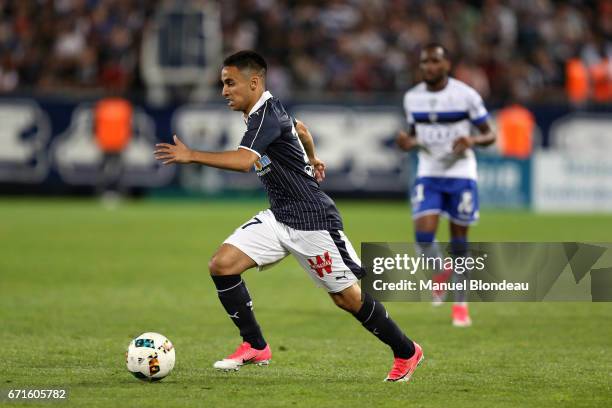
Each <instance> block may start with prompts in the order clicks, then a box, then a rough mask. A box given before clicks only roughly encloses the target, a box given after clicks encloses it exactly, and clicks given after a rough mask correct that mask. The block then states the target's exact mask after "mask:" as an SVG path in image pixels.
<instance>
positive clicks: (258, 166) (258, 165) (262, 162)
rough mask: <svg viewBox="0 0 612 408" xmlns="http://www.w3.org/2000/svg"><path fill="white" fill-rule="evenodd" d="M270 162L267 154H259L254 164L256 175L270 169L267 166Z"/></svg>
mask: <svg viewBox="0 0 612 408" xmlns="http://www.w3.org/2000/svg"><path fill="white" fill-rule="evenodd" d="M270 164H272V160H270V158H269V157H268V155H267V154H265V155H263V156H261V158H260V159H259V160H257V161H256V162H255V165H254V167H255V171H256V172H257V175H258V176H260V177H261V176H263V175H264V174H267V173H268V172H269V171H270V170H271V169H270V168H267V167H268V166H269V165H270Z"/></svg>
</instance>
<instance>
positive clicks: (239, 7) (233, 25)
mask: <svg viewBox="0 0 612 408" xmlns="http://www.w3.org/2000/svg"><path fill="white" fill-rule="evenodd" d="M159 3H160V2H159V1H146V0H55V1H50V0H23V1H18V0H13V1H11V0H0V56H1V58H0V92H10V91H15V90H17V91H18V90H20V89H26V88H30V89H32V88H34V89H35V90H48V89H51V90H53V89H55V90H57V89H65V88H77V89H87V88H105V89H111V90H115V91H121V92H123V91H137V90H139V89H141V88H142V87H143V86H144V85H143V83H142V81H141V80H140V74H139V56H140V53H139V44H140V43H141V39H142V33H143V30H144V29H145V28H146V26H147V24H148V23H149V22H150V20H151V16H152V15H153V13H154V11H155V10H156V5H158V4H159ZM219 7H220V11H221V13H220V15H221V23H222V25H221V27H222V36H223V46H224V51H225V53H229V52H232V51H235V50H237V49H245V48H250V49H257V50H259V51H261V52H263V53H264V54H265V55H266V56H267V58H268V60H269V63H270V70H269V78H268V80H269V84H270V88H272V89H275V90H277V91H276V92H277V93H280V94H284V95H282V96H285V97H287V96H295V95H310V94H312V95H314V96H317V95H321V94H328V95H329V94H342V93H344V92H357V93H363V94H370V93H387V92H402V91H404V90H405V89H406V88H408V87H409V86H411V85H412V84H413V83H414V82H415V81H417V80H418V72H417V63H418V51H419V48H420V47H421V46H422V45H423V44H425V43H428V42H431V41H439V42H442V43H443V44H444V45H445V46H446V47H447V48H448V49H449V50H450V52H451V55H452V57H453V61H454V64H455V70H454V75H455V76H456V77H457V78H459V79H461V80H463V81H465V82H467V83H469V84H471V85H472V86H473V87H475V88H476V89H477V90H478V91H479V92H480V93H481V94H482V95H483V97H484V98H485V99H488V100H489V101H500V102H504V101H509V100H518V101H522V102H537V101H550V100H559V98H563V97H564V96H565V81H566V69H567V63H568V61H570V60H571V59H572V58H576V59H577V61H579V62H580V64H581V65H582V66H583V68H584V71H585V72H587V74H588V75H589V76H590V78H591V81H594V82H598V84H599V85H600V91H601V89H602V88H603V89H604V92H599V93H598V94H597V95H598V96H597V97H596V98H595V99H596V100H597V101H599V102H606V101H609V100H610V99H612V1H611V0H591V1H588V0H587V1H578V0H575V1H553V0H483V1H461V0H449V1H434V0H330V1H323V0H320V1H306V0H303V1H301V0H293V1H291V0H224V1H220V2H219ZM606 89H607V90H606Z"/></svg>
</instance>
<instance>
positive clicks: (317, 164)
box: [310, 157, 325, 183]
mask: <svg viewBox="0 0 612 408" xmlns="http://www.w3.org/2000/svg"><path fill="white" fill-rule="evenodd" d="M310 164H311V165H312V167H313V168H314V173H315V179H316V180H317V181H318V182H319V183H320V182H322V181H323V180H324V179H325V163H324V162H323V160H320V159H319V158H318V157H315V158H313V159H310Z"/></svg>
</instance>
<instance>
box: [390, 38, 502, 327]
mask: <svg viewBox="0 0 612 408" xmlns="http://www.w3.org/2000/svg"><path fill="white" fill-rule="evenodd" d="M450 67H451V65H450V60H449V58H448V52H447V51H446V49H445V48H444V47H443V46H442V45H440V44H430V45H428V46H426V47H424V48H423V51H422V52H421V59H420V69H421V74H422V76H423V82H421V83H419V84H417V85H416V86H415V87H413V88H412V89H410V90H409V91H408V92H406V95H405V96H404V109H405V111H406V119H407V121H408V125H409V130H408V132H404V131H402V132H400V135H399V136H398V139H397V142H398V144H399V146H400V148H402V149H403V150H406V151H408V150H412V149H419V153H418V157H419V164H418V169H417V179H416V181H415V183H414V190H413V194H412V206H413V209H412V217H413V219H414V230H415V240H416V242H417V243H418V246H419V250H420V251H421V252H422V253H423V254H424V255H426V256H427V257H440V256H441V254H440V251H439V249H438V247H437V244H436V242H435V241H434V238H435V234H436V229H437V228H438V222H439V219H440V215H445V216H447V217H448V218H449V221H450V223H449V224H450V236H451V239H450V241H451V242H450V244H451V251H452V253H453V255H454V256H460V257H461V256H465V255H466V254H467V250H468V241H467V240H468V237H467V236H468V229H469V226H470V225H471V224H473V223H474V222H476V221H477V220H478V211H479V208H478V189H477V186H476V179H477V174H476V156H475V155H474V151H473V147H475V146H488V145H490V144H491V143H493V142H495V133H494V132H493V130H492V129H491V126H490V125H489V120H488V118H489V114H488V112H487V109H486V108H485V106H484V103H483V101H482V98H481V97H480V95H478V93H477V92H476V91H475V90H474V89H472V88H471V87H469V86H468V85H467V84H465V83H463V82H461V81H458V80H456V79H454V78H451V77H449V72H450ZM472 127H475V128H476V129H478V134H471V128H472ZM451 273H452V271H450V270H447V271H438V273H436V274H435V275H434V278H433V280H434V282H436V283H441V282H444V281H446V280H447V279H448V278H449V277H450V275H451ZM453 278H454V280H455V281H458V282H459V281H462V282H465V281H466V275H465V274H463V275H459V274H456V273H455V274H453ZM433 296H434V304H440V303H441V302H442V301H443V300H444V296H445V292H444V291H440V290H434V293H433ZM452 318H453V325H454V326H456V327H467V326H470V325H471V324H472V320H471V318H470V316H469V312H468V306H467V298H466V291H465V290H460V291H456V292H455V304H454V305H453V310H452Z"/></svg>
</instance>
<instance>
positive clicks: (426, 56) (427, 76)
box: [419, 47, 450, 85]
mask: <svg viewBox="0 0 612 408" xmlns="http://www.w3.org/2000/svg"><path fill="white" fill-rule="evenodd" d="M419 67H420V68H421V75H423V81H425V83H427V84H428V85H436V84H439V83H440V82H443V81H445V80H446V77H447V76H448V72H449V71H450V63H449V61H448V59H446V57H445V55H444V50H443V49H442V48H439V47H438V48H431V49H426V50H423V52H421V62H420V64H419Z"/></svg>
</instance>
